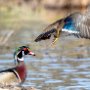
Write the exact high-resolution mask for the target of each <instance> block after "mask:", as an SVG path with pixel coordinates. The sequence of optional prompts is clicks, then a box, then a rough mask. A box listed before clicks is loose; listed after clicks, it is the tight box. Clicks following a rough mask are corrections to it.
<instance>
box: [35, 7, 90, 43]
mask: <svg viewBox="0 0 90 90" xmlns="http://www.w3.org/2000/svg"><path fill="white" fill-rule="evenodd" d="M62 32H67V33H68V34H74V35H75V36H78V37H81V38H87V39H90V7H88V8H87V9H86V10H85V12H84V13H79V12H75V13H72V14H70V15H68V16H67V17H65V18H62V19H60V20H57V21H56V22H54V23H52V24H51V25H49V26H48V27H46V28H45V30H44V31H43V32H42V33H41V34H40V35H39V36H38V37H37V38H36V39H35V41H36V42H38V41H41V40H46V39H50V38H51V36H54V40H53V42H52V44H54V43H55V42H56V41H57V39H58V38H59V37H60V35H61V34H62Z"/></svg>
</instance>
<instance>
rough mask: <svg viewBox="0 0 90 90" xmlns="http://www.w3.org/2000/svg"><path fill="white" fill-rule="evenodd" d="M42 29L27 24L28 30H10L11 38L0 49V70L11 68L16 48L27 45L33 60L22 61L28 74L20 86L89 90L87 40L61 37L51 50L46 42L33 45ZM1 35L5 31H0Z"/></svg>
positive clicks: (89, 48) (36, 24) (37, 24)
mask: <svg viewBox="0 0 90 90" xmlns="http://www.w3.org/2000/svg"><path fill="white" fill-rule="evenodd" d="M33 23H34V25H33ZM44 25H45V23H42V22H31V23H30V24H29V27H21V28H18V29H17V30H16V31H15V29H11V30H13V31H14V33H13V35H12V36H11V38H9V40H8V41H7V42H6V43H5V46H4V47H2V46H1V48H0V69H3V68H7V67H12V66H13V52H14V50H15V48H16V47H18V46H21V45H29V46H30V47H31V50H32V51H33V52H35V53H36V57H33V56H27V57H26V58H25V63H26V66H27V70H28V74H27V79H26V81H25V83H24V84H23V85H24V86H34V87H36V88H38V89H40V90H90V40H86V39H77V38H75V37H74V36H67V37H64V36H62V38H60V40H59V41H58V42H57V45H56V46H55V48H52V47H50V46H49V45H50V42H48V41H46V42H43V41H42V42H41V43H35V42H33V40H34V39H35V38H36V36H37V35H38V34H39V33H40V32H41V31H42V28H43V27H45V26H44ZM5 31H8V30H7V29H5V28H4V31H3V30H2V29H1V32H5Z"/></svg>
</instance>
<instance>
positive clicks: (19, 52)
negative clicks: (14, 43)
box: [14, 46, 35, 64]
mask: <svg viewBox="0 0 90 90" xmlns="http://www.w3.org/2000/svg"><path fill="white" fill-rule="evenodd" d="M25 55H32V56H35V54H34V53H33V52H32V51H31V50H30V48H29V47H28V46H21V47H19V48H17V49H16V51H15V53H14V59H15V64H19V63H20V62H23V61H24V56H25Z"/></svg>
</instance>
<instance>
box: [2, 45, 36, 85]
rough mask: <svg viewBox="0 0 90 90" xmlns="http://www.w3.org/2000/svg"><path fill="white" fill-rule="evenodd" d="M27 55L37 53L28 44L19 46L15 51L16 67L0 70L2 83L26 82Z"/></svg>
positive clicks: (16, 83)
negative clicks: (25, 59)
mask: <svg viewBox="0 0 90 90" xmlns="http://www.w3.org/2000/svg"><path fill="white" fill-rule="evenodd" d="M25 55H33V56H35V54H34V53H33V52H32V51H30V48H29V47H27V46H22V47H19V48H18V49H17V50H16V51H15V53H14V58H15V64H16V67H13V68H9V69H7V70H3V71H0V85H5V86H8V85H19V84H21V83H23V82H24V80H25V78H26V74H27V72H26V66H25V63H24V56H25Z"/></svg>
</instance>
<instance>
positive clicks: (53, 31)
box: [35, 19, 63, 42]
mask: <svg viewBox="0 0 90 90" xmlns="http://www.w3.org/2000/svg"><path fill="white" fill-rule="evenodd" d="M62 26H63V19H60V20H58V21H56V22H54V23H52V24H50V25H49V26H48V27H46V28H45V29H44V31H43V32H42V33H41V34H40V35H39V36H38V37H37V38H36V39H35V41H36V42H38V41H41V40H46V39H50V38H51V36H54V39H55V38H58V37H59V34H60V30H61V27H62Z"/></svg>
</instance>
